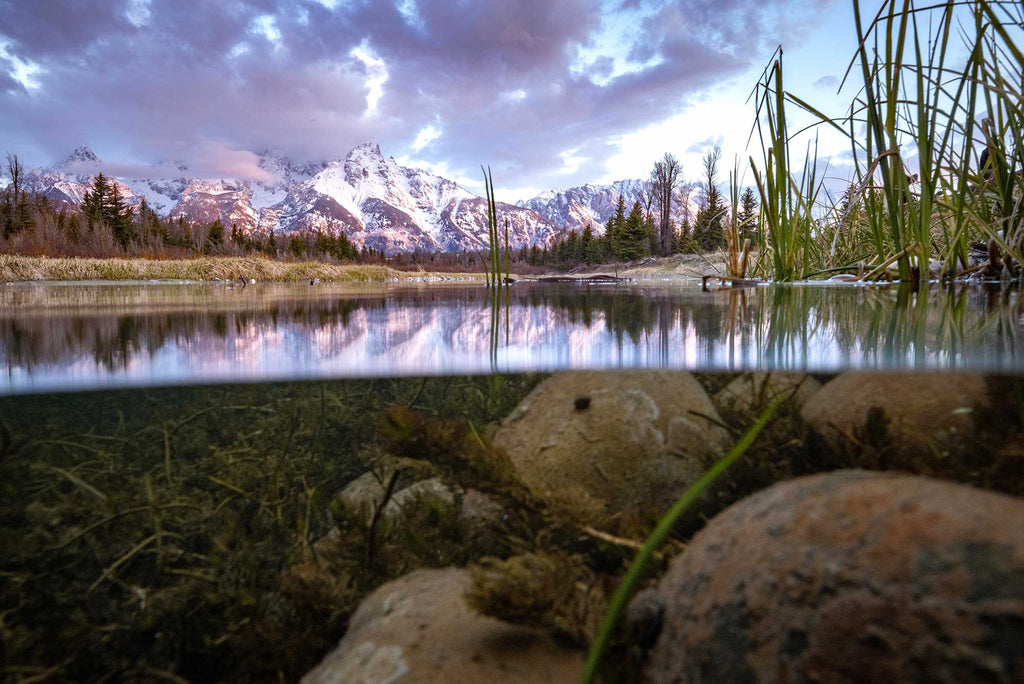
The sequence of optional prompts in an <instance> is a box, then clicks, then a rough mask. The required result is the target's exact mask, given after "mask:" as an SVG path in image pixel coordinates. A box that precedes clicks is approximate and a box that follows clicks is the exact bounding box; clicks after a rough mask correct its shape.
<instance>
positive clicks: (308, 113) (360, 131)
mask: <svg viewBox="0 0 1024 684" xmlns="http://www.w3.org/2000/svg"><path fill="white" fill-rule="evenodd" d="M805 2H809V3H811V4H813V3H814V2H817V0H805ZM401 4H402V3H393V2H383V1H378V0H374V1H369V0H350V1H348V2H338V3H337V5H336V7H335V9H334V10H331V9H329V8H328V7H325V6H324V5H323V4H321V3H320V2H317V1H315V0H238V2H233V3H230V4H229V3H217V2H204V3H181V2H176V1H174V0H149V1H148V2H146V1H145V0H121V1H120V2H117V1H110V0H48V1H47V2H22V1H21V0H0V43H2V44H5V45H6V50H7V53H8V54H9V55H11V56H13V57H16V58H17V59H18V60H21V61H22V62H24V63H25V64H31V65H33V66H34V67H35V68H37V72H36V74H35V76H34V79H35V81H37V82H38V87H36V88H26V87H25V86H24V85H23V84H22V83H20V82H19V81H18V80H17V79H16V78H15V77H14V76H13V63H11V64H7V66H6V67H5V65H4V60H3V59H2V58H0V131H2V132H0V151H3V150H4V149H6V150H11V151H13V152H19V153H21V154H23V155H29V154H32V155H36V156H38V157H42V158H39V159H35V160H33V161H34V162H36V163H40V164H43V163H49V162H50V161H51V160H57V159H60V158H63V156H64V155H66V154H67V152H68V151H69V150H71V149H73V148H74V147H76V146H77V145H80V144H89V145H91V146H92V147H93V148H94V149H95V150H96V151H97V152H98V153H99V154H100V155H101V156H102V157H104V158H107V159H117V160H124V161H127V162H133V163H134V162H144V163H145V162H150V161H153V160H155V159H182V160H183V161H185V162H186V163H188V164H189V165H190V167H192V168H200V167H202V166H204V165H206V167H207V168H210V169H212V170H216V169H221V168H235V169H236V170H237V173H240V174H241V173H253V168H252V166H253V165H252V160H251V159H249V160H248V161H247V162H242V163H239V164H237V165H235V164H234V162H231V163H227V162H223V160H221V161H210V159H213V158H214V157H217V155H215V154H213V153H211V152H209V151H210V150H211V149H214V148H216V146H218V145H219V146H221V148H219V149H221V152H222V153H223V152H225V151H235V152H237V151H251V150H262V149H272V150H277V151H280V152H282V153H285V154H288V155H290V156H292V157H294V158H296V160H299V161H302V160H320V159H330V158H338V157H340V156H343V155H344V154H345V153H346V152H347V151H348V150H349V149H350V148H351V147H353V146H355V145H357V144H359V143H362V142H365V141H370V140H372V141H377V142H380V143H381V145H382V148H383V149H384V151H385V153H386V154H395V155H400V154H403V153H406V152H408V151H409V150H410V149H411V145H412V143H413V141H414V140H415V139H416V136H417V134H418V132H419V131H420V130H421V129H422V128H424V127H425V126H428V125H432V126H436V127H437V128H438V130H440V131H442V134H441V135H440V136H439V137H438V138H436V139H435V140H433V141H432V142H431V144H430V146H429V148H428V149H429V152H430V154H431V155H432V159H433V160H434V161H437V162H443V163H445V164H447V165H448V167H449V168H450V169H452V170H453V171H456V172H460V173H468V174H470V175H474V174H475V171H474V170H475V169H476V168H477V166H478V164H480V163H489V164H491V165H492V166H493V167H494V168H495V171H496V173H497V174H500V175H506V176H508V175H512V174H515V175H517V176H518V177H520V178H522V179H523V181H524V182H533V183H535V184H537V185H547V184H554V183H556V182H557V183H558V184H564V183H565V181H566V180H567V179H566V177H565V176H564V175H562V176H559V175H558V171H559V169H560V168H561V166H562V164H563V162H562V158H561V156H560V155H561V153H563V152H565V151H567V150H576V153H575V154H576V155H577V156H584V158H585V159H587V160H588V162H587V163H586V164H583V165H582V168H581V170H580V171H579V173H578V176H579V180H581V181H583V180H587V175H588V173H592V170H593V168H594V167H595V166H597V165H600V164H601V163H602V162H603V160H604V159H607V158H608V157H609V156H610V155H611V154H613V153H614V152H615V149H614V147H613V146H610V145H609V144H607V140H608V139H609V138H610V137H613V136H617V135H622V134H625V133H629V132H631V131H633V130H636V129H637V128H640V127H642V126H645V125H648V124H651V123H655V122H657V121H660V120H663V119H664V118H666V117H667V116H670V115H672V114H673V113H675V112H677V111H679V109H680V108H681V107H683V106H684V105H685V104H686V103H687V102H688V101H690V99H691V98H692V97H693V96H694V95H695V94H697V93H698V92H700V91H701V90H702V89H704V88H706V87H708V86H709V85H712V84H715V83H717V82H720V81H721V80H722V79H724V78H727V77H729V76H731V75H734V74H737V73H740V72H742V70H743V69H745V68H747V66H748V65H749V64H750V62H751V61H757V59H759V58H760V56H761V53H760V51H761V50H762V49H763V48H765V46H767V45H772V44H773V43H774V41H777V40H778V39H779V35H780V33H781V32H782V31H795V30H798V29H799V24H797V23H795V22H796V20H789V19H787V17H789V16H798V15H801V13H800V12H796V11H789V10H790V8H792V3H790V2H783V0H767V1H758V2H754V1H753V0H724V1H723V2H719V3H715V4H714V5H712V4H710V3H706V2H703V1H698V0H683V1H681V2H654V3H651V2H644V1H643V0H631V1H628V2H614V1H605V2H600V1H599V0H564V1H559V2H551V1H550V0H508V1H507V2H500V3H490V2H475V3H461V2H440V1H431V0H420V1H419V2H415V3H413V4H412V5H411V6H409V7H411V11H409V10H408V8H406V11H404V12H403V11H402V10H400V9H399V8H398V5H401ZM614 12H640V13H642V14H644V15H645V17H646V18H644V19H642V21H640V22H639V23H638V24H637V26H636V30H635V31H632V32H629V33H628V36H629V37H628V39H627V40H628V41H631V42H630V43H629V44H625V45H621V46H615V48H614V49H615V50H617V52H616V54H615V55H612V54H603V55H598V56H597V57H596V58H595V59H594V60H593V62H592V63H591V64H590V65H589V67H588V68H586V69H583V70H580V69H579V68H578V67H579V65H578V63H577V62H578V56H579V54H580V50H582V49H584V48H588V47H590V48H592V47H593V46H594V45H595V36H597V35H598V33H599V32H600V31H601V30H602V26H603V25H607V24H608V22H609V21H614V20H615V18H616V15H614V14H610V13H614ZM630 16H632V15H630ZM803 16H807V15H806V14H803ZM613 57H614V58H615V59H626V60H631V61H632V62H635V63H638V64H640V65H641V67H637V68H635V69H633V70H628V71H626V72H624V73H619V74H618V75H616V72H615V70H614V65H615V61H614V60H613ZM375 84H376V85H375ZM599 84H600V85H599ZM374 88H377V89H378V91H379V97H377V99H374V95H373V92H374V90H373V89H374ZM510 94H512V95H511V96H510ZM368 98H369V99H368ZM370 101H372V104H373V107H372V108H370V109H369V110H368V102H370ZM708 133H714V132H711V131H709V132H708ZM211 146H212V147H211ZM204 155H206V156H205V157H204ZM207 157H209V159H207ZM222 162H223V163H222ZM225 164H226V165H225ZM249 177H251V176H249Z"/></svg>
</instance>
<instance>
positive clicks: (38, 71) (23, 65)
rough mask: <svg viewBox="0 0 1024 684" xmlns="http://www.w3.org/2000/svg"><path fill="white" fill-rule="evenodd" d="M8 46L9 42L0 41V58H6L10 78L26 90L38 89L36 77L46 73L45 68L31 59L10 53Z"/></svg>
mask: <svg viewBox="0 0 1024 684" xmlns="http://www.w3.org/2000/svg"><path fill="white" fill-rule="evenodd" d="M9 48H10V43H9V42H7V41H0V60H7V62H8V64H9V66H8V67H7V69H8V73H9V74H10V75H11V78H13V79H14V80H15V81H17V82H18V83H20V84H21V85H22V86H24V87H25V89H26V90H28V91H33V90H38V89H39V87H40V85H41V84H40V82H39V79H38V78H37V77H38V76H41V75H43V74H44V73H46V70H45V69H43V68H42V67H41V66H39V65H38V64H36V63H35V62H33V61H31V60H27V59H21V58H20V57H18V56H17V55H15V54H13V53H11V52H10V50H9Z"/></svg>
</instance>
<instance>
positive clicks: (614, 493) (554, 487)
mask: <svg viewBox="0 0 1024 684" xmlns="http://www.w3.org/2000/svg"><path fill="white" fill-rule="evenodd" d="M717 421H719V417H718V413H717V412H716V411H715V408H714V406H713V405H712V404H711V400H710V399H709V398H708V396H707V393H706V392H705V391H704V388H703V387H701V386H700V384H699V383H698V382H697V381H696V380H695V379H694V377H693V376H692V375H690V374H689V373H686V372H612V373H608V372H603V373H601V372H567V373H558V374H555V375H553V376H551V377H550V378H548V379H547V380H545V381H544V382H542V383H541V384H540V385H538V386H537V388H536V389H535V390H534V391H533V392H532V393H530V395H529V396H528V397H526V398H525V399H524V400H523V401H522V402H521V403H520V404H519V406H517V407H516V408H515V410H513V412H512V413H511V415H509V417H508V418H506V419H505V421H504V422H503V423H502V426H501V428H500V429H499V430H498V432H497V433H496V434H495V437H494V444H495V445H496V446H498V447H500V448H502V449H504V450H505V451H506V452H507V453H508V455H509V457H510V458H511V459H512V462H513V463H514V464H515V467H516V470H517V472H518V474H519V476H520V478H521V479H522V481H523V482H524V483H525V484H526V485H527V486H529V487H530V488H531V489H532V490H534V491H535V492H536V493H538V494H541V495H542V496H543V495H555V496H563V497H564V496H571V497H575V496H578V497H579V498H588V497H589V498H592V499H595V500H597V501H599V502H600V503H602V504H603V505H604V506H605V507H606V510H607V511H609V512H616V511H621V510H644V511H648V512H651V513H654V514H657V513H660V512H662V511H663V510H664V509H665V508H667V507H668V506H670V505H671V504H672V502H674V501H675V500H676V498H678V497H679V495H680V493H681V492H683V491H685V489H686V488H687V487H688V486H689V485H690V484H692V483H693V482H694V481H695V480H696V479H697V478H698V477H699V476H700V474H701V473H702V472H703V471H704V469H705V468H706V467H707V465H708V464H709V462H710V460H711V459H713V458H714V457H716V456H718V455H720V454H721V453H722V452H723V451H724V449H725V448H726V447H727V445H728V442H729V439H728V435H727V433H726V432H725V431H724V430H723V429H722V428H720V427H719V426H718V425H717Z"/></svg>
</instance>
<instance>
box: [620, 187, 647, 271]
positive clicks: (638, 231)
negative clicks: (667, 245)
mask: <svg viewBox="0 0 1024 684" xmlns="http://www.w3.org/2000/svg"><path fill="white" fill-rule="evenodd" d="M650 237H651V235H650V233H649V232H648V230H647V227H646V226H645V225H644V210H643V207H641V206H640V202H634V203H633V209H632V210H631V211H630V212H629V216H628V217H626V219H625V221H623V224H622V228H620V229H619V230H617V231H616V233H615V242H614V243H613V249H614V251H615V258H616V259H620V260H622V261H632V260H634V259H640V258H643V257H645V256H648V255H650V249H649V246H648V243H649V242H650Z"/></svg>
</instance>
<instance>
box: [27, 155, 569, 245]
mask: <svg viewBox="0 0 1024 684" xmlns="http://www.w3.org/2000/svg"><path fill="white" fill-rule="evenodd" d="M260 167H261V168H262V169H263V170H264V171H266V172H267V176H268V178H269V179H270V180H232V179H203V178H192V177H190V176H189V169H188V167H187V166H185V165H182V164H178V165H175V164H166V163H165V164H161V165H157V166H154V167H153V169H154V170H153V174H152V176H151V177H147V178H132V179H118V180H117V181H116V182H117V184H118V188H119V189H120V190H121V193H122V195H123V196H124V197H125V199H126V201H127V203H128V204H129V205H130V206H138V205H139V204H140V203H141V202H142V200H143V198H145V200H146V202H147V203H148V204H149V206H150V207H152V208H153V209H155V210H156V211H157V213H159V214H161V215H165V216H169V217H171V218H172V219H177V218H179V217H180V218H184V220H186V221H189V222H193V223H211V222H213V221H215V220H217V219H219V220H220V221H221V222H222V223H223V224H224V225H225V226H227V227H230V226H237V227H238V228H239V229H240V230H241V231H242V232H243V233H245V234H248V235H266V234H267V233H268V232H270V231H274V232H275V233H291V232H295V231H322V232H326V233H330V234H337V233H339V232H343V233H344V234H345V235H346V236H347V237H348V238H349V239H350V240H351V241H352V242H353V243H355V245H356V246H357V247H361V246H362V245H364V244H365V245H367V246H369V247H373V248H374V249H382V250H384V251H386V252H389V253H393V252H400V251H409V250H414V249H424V250H440V251H458V250H476V249H481V248H482V247H483V245H484V244H485V243H486V236H487V211H486V202H485V201H484V200H483V199H481V198H479V197H477V196H476V195H473V194H472V193H470V192H469V191H468V190H465V189H464V188H462V187H460V186H459V185H457V184H456V183H454V182H453V181H450V180H447V179H445V178H441V177H440V176H435V175H432V174H429V173H427V172H425V171H422V170H419V169H412V168H407V167H404V166H401V165H400V164H398V162H396V161H395V159H394V158H393V157H388V158H385V157H384V156H383V155H382V154H381V151H380V148H379V147H378V146H377V145H375V144H364V145H360V146H359V147H356V148H355V149H353V150H352V151H351V152H349V154H348V155H347V156H346V157H345V159H344V160H341V161H334V162H323V163H319V164H308V165H295V164H293V163H292V162H290V161H289V160H287V159H286V158H283V157H279V156H275V155H272V154H269V153H264V154H262V155H261V156H260ZM95 169H100V170H102V163H101V162H100V160H99V158H98V157H97V156H96V155H95V154H94V153H93V152H92V150H90V149H89V148H86V147H82V148H79V149H78V150H76V151H75V152H74V153H73V154H72V155H71V156H69V157H68V159H67V160H66V161H65V162H64V163H62V164H60V165H58V166H55V167H53V168H50V169H38V170H33V171H31V172H30V173H29V174H28V177H27V179H26V189H27V190H29V191H32V192H37V193H39V194H42V195H45V196H47V197H48V198H50V199H51V201H52V202H54V203H55V204H57V205H58V206H59V207H63V208H71V207H74V206H77V205H78V204H80V203H81V201H82V198H83V197H84V196H85V193H86V192H87V191H88V190H89V188H90V186H91V183H92V178H93V176H92V173H91V172H90V171H91V170H95ZM498 211H499V219H500V220H501V221H502V223H504V222H505V221H506V220H507V221H508V227H509V242H510V243H511V244H512V246H514V247H517V248H518V247H521V246H533V245H546V244H548V242H550V241H551V239H552V237H553V236H554V235H555V234H556V233H557V232H558V230H559V228H561V225H560V224H557V223H553V222H552V221H550V220H549V219H546V218H545V217H544V216H542V215H541V214H539V213H537V212H536V211H533V210H532V209H530V208H525V207H517V206H514V205H511V204H504V203H499V205H498ZM502 231H504V228H502Z"/></svg>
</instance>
